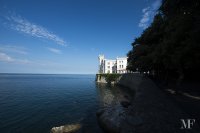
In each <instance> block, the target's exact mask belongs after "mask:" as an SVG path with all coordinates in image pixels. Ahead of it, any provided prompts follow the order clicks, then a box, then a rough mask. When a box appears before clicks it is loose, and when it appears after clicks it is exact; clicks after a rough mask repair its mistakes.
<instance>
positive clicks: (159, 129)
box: [97, 74, 200, 133]
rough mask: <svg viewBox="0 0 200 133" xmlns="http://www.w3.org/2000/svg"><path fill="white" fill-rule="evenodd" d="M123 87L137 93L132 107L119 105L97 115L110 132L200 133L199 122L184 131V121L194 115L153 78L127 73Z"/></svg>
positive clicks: (131, 101)
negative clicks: (180, 105)
mask: <svg viewBox="0 0 200 133" xmlns="http://www.w3.org/2000/svg"><path fill="white" fill-rule="evenodd" d="M119 84H120V85H123V86H126V87H128V88H130V89H131V90H134V91H135V95H134V99H133V100H130V103H131V104H130V106H128V107H125V106H123V104H117V105H115V106H113V107H108V108H104V109H102V110H100V111H99V112H98V113H97V116H98V118H99V121H100V124H101V126H102V127H103V128H104V129H105V130H106V131H108V132H116V133H199V132H200V128H199V126H198V124H196V123H195V124H194V126H193V127H192V129H181V127H182V122H181V119H184V120H186V119H191V118H192V117H191V115H190V114H188V113H187V112H186V111H185V110H183V109H182V108H180V107H179V105H177V102H174V99H173V98H172V97H171V96H169V95H168V94H167V93H163V91H161V89H159V88H158V87H157V86H156V84H155V83H154V82H152V80H151V79H149V78H146V77H143V76H141V75H134V74H126V75H124V76H123V77H122V79H121V80H120V82H119ZM191 106H193V105H191ZM193 111H195V110H193ZM195 119H197V118H196V117H195Z"/></svg>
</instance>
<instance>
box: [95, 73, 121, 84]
mask: <svg viewBox="0 0 200 133" xmlns="http://www.w3.org/2000/svg"><path fill="white" fill-rule="evenodd" d="M98 75H100V78H101V77H105V80H106V82H107V83H111V82H115V81H117V80H118V78H119V77H120V76H121V74H118V73H106V74H98Z"/></svg>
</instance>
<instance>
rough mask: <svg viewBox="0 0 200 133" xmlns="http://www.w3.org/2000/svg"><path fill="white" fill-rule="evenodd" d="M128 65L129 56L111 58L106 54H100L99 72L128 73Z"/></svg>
mask: <svg viewBox="0 0 200 133" xmlns="http://www.w3.org/2000/svg"><path fill="white" fill-rule="evenodd" d="M126 67H127V57H121V58H116V59H115V60H109V59H105V58H104V55H99V73H126V72H127V70H126Z"/></svg>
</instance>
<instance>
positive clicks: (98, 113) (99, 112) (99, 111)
mask: <svg viewBox="0 0 200 133" xmlns="http://www.w3.org/2000/svg"><path fill="white" fill-rule="evenodd" d="M104 111H105V110H104V109H99V110H98V111H97V112H96V115H97V117H98V116H100V115H102V114H103V113H104Z"/></svg>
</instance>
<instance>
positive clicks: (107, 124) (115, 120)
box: [97, 105, 124, 133]
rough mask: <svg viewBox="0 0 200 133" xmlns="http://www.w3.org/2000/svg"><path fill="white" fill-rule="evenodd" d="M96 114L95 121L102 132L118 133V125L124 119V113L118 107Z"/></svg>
mask: <svg viewBox="0 0 200 133" xmlns="http://www.w3.org/2000/svg"><path fill="white" fill-rule="evenodd" d="M99 112H101V111H99ZM98 114H99V115H97V119H98V122H99V125H100V126H101V127H102V128H103V130H105V131H106V132H109V133H119V132H120V128H121V127H120V126H121V124H120V123H121V121H122V120H123V119H124V115H123V114H124V111H123V108H122V107H121V106H120V105H115V106H113V107H108V108H105V109H104V111H103V112H101V113H98Z"/></svg>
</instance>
